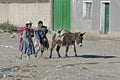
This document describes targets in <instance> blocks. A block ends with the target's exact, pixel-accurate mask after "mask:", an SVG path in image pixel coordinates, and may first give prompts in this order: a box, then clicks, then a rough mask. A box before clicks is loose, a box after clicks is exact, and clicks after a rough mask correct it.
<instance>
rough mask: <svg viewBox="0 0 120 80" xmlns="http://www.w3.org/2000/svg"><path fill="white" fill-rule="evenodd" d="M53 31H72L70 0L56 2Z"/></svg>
mask: <svg viewBox="0 0 120 80" xmlns="http://www.w3.org/2000/svg"><path fill="white" fill-rule="evenodd" d="M53 13H54V16H53V19H54V20H53V29H54V30H58V29H67V30H70V0H54V12H53Z"/></svg>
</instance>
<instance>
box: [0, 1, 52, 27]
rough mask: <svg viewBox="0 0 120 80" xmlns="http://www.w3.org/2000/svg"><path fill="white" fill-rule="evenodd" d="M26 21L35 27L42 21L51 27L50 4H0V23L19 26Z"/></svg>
mask: <svg viewBox="0 0 120 80" xmlns="http://www.w3.org/2000/svg"><path fill="white" fill-rule="evenodd" d="M28 20H31V21H32V22H33V25H35V26H36V25H37V23H38V21H39V20H43V22H44V24H45V25H47V26H48V27H51V3H8V4H6V3H0V23H3V22H7V21H9V22H10V23H11V24H14V25H19V26H20V25H24V24H25V23H26V22H27V21H28Z"/></svg>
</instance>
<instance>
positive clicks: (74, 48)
mask: <svg viewBox="0 0 120 80" xmlns="http://www.w3.org/2000/svg"><path fill="white" fill-rule="evenodd" d="M74 52H75V56H77V52H76V46H75V44H74Z"/></svg>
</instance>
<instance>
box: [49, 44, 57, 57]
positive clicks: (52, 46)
mask: <svg viewBox="0 0 120 80" xmlns="http://www.w3.org/2000/svg"><path fill="white" fill-rule="evenodd" d="M55 46H56V43H54V42H52V45H51V48H50V56H49V58H52V51H53V49H54V47H55Z"/></svg>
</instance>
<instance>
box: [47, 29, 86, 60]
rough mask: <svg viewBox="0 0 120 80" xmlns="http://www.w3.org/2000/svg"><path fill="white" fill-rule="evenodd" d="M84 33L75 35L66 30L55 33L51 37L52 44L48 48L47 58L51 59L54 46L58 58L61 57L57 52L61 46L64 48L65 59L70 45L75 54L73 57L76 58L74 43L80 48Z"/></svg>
mask: <svg viewBox="0 0 120 80" xmlns="http://www.w3.org/2000/svg"><path fill="white" fill-rule="evenodd" d="M84 34H85V32H84V33H81V32H76V33H71V32H69V31H67V30H59V31H58V32H57V33H55V34H54V35H53V36H52V44H51V48H50V56H49V58H52V51H53V49H54V47H55V46H57V48H56V51H57V53H58V57H61V55H60V53H59V50H60V47H61V46H65V47H66V54H65V56H66V57H67V56H68V55H67V53H68V49H69V46H70V45H73V46H74V52H75V56H77V53H76V47H75V42H76V43H77V44H78V45H79V46H80V47H82V40H83V35H84Z"/></svg>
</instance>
